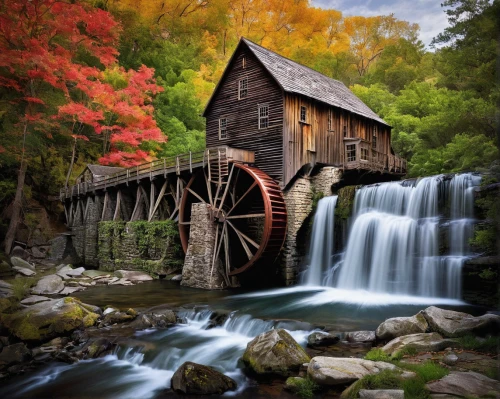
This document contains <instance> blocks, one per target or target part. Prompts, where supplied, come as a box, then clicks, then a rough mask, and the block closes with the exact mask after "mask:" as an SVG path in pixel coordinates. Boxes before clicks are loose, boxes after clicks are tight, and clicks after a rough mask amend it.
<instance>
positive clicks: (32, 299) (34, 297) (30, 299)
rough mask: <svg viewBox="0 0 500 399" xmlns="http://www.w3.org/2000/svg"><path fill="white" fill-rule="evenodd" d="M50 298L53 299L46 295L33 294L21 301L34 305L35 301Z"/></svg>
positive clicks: (48, 299) (27, 304)
mask: <svg viewBox="0 0 500 399" xmlns="http://www.w3.org/2000/svg"><path fill="white" fill-rule="evenodd" d="M50 300H51V299H50V298H47V297H46V296H40V295H31V296H29V297H28V298H25V299H23V300H22V301H21V302H20V303H21V305H26V306H31V305H34V304H35V303H40V302H46V301H50Z"/></svg>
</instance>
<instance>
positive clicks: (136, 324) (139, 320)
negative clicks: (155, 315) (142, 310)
mask: <svg viewBox="0 0 500 399" xmlns="http://www.w3.org/2000/svg"><path fill="white" fill-rule="evenodd" d="M129 327H131V328H133V329H135V330H144V329H146V328H151V327H156V324H155V323H154V322H153V320H151V319H150V318H149V317H148V316H146V315H145V314H141V315H139V316H138V317H136V318H135V320H134V321H132V322H131V323H130V324H129Z"/></svg>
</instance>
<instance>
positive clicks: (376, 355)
mask: <svg viewBox="0 0 500 399" xmlns="http://www.w3.org/2000/svg"><path fill="white" fill-rule="evenodd" d="M365 359H366V360H372V361H374V362H388V361H389V360H390V359H391V357H390V356H389V355H388V354H387V353H385V352H384V351H383V350H382V348H373V349H371V350H370V351H369V352H368V353H367V354H366V355H365Z"/></svg>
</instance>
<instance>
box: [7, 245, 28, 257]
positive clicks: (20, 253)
mask: <svg viewBox="0 0 500 399" xmlns="http://www.w3.org/2000/svg"><path fill="white" fill-rule="evenodd" d="M10 256H11V257H14V258H20V259H24V260H28V259H29V258H30V256H31V254H30V253H29V252H28V251H27V250H26V249H24V248H22V247H20V246H19V245H16V246H15V247H14V248H12V251H10ZM11 261H12V259H11Z"/></svg>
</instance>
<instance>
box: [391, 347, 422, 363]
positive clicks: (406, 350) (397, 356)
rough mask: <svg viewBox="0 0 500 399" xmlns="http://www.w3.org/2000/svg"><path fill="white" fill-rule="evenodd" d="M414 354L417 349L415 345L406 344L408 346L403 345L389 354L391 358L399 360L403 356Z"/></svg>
mask: <svg viewBox="0 0 500 399" xmlns="http://www.w3.org/2000/svg"><path fill="white" fill-rule="evenodd" d="M416 354H417V350H416V349H415V347H413V346H411V345H408V346H405V347H404V348H403V349H401V350H400V351H397V352H396V353H393V354H392V356H391V359H392V360H401V359H402V358H403V357H405V356H415V355H416Z"/></svg>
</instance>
